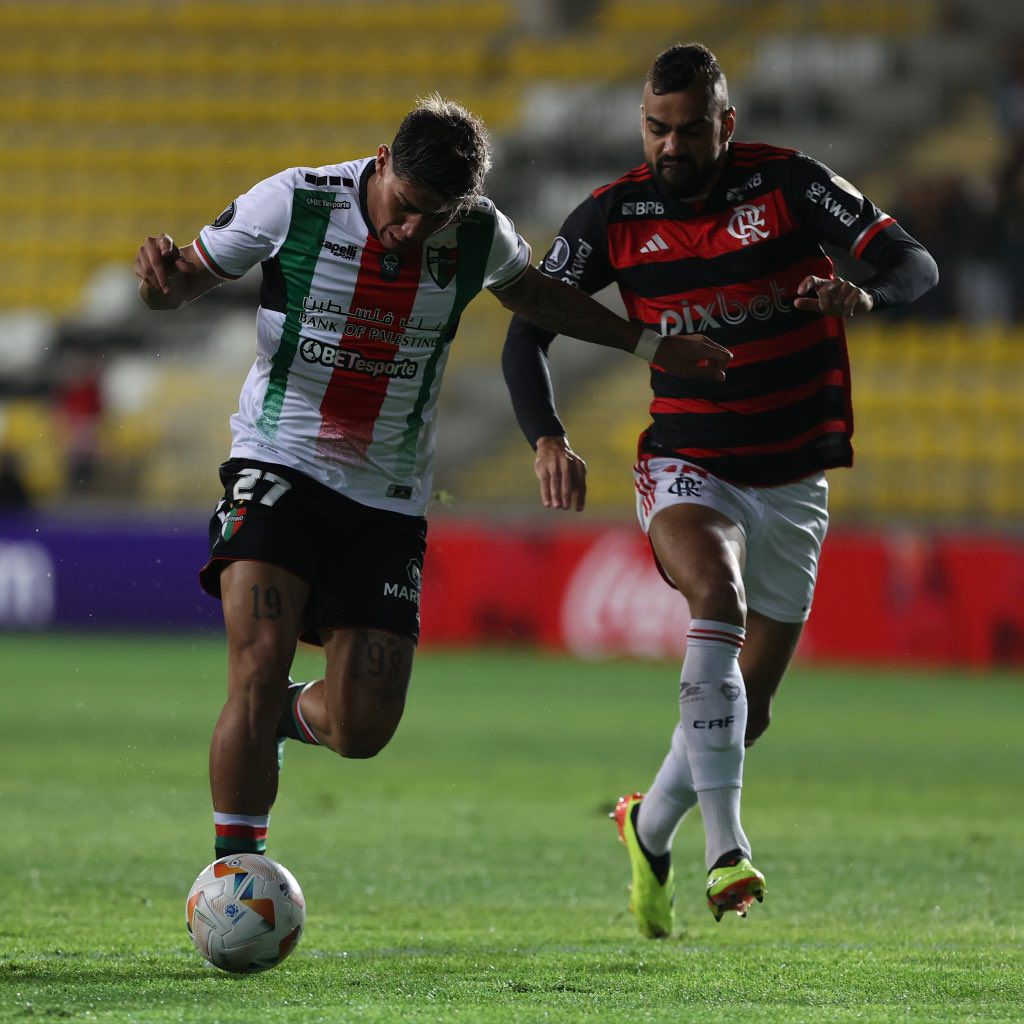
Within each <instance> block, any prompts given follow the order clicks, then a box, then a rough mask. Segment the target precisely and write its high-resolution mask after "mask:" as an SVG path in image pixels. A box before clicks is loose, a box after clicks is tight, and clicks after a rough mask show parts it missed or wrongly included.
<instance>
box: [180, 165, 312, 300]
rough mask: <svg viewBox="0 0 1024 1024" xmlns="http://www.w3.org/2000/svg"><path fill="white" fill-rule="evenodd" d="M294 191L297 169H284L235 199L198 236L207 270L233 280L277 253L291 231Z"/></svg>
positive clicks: (199, 248)
mask: <svg viewBox="0 0 1024 1024" xmlns="http://www.w3.org/2000/svg"><path fill="white" fill-rule="evenodd" d="M294 194H295V191H294V188H293V172H292V171H282V172H281V173H280V174H275V175H273V177H270V178H266V179H265V180H263V181H261V182H260V183H259V184H258V185H254V186H253V187H252V188H251V189H249V191H248V192H246V193H245V195H241V196H239V197H238V198H237V199H236V200H235V201H234V202H232V203H231V204H230V205H229V206H228V207H227V209H226V210H225V211H224V212H223V213H222V214H221V215H220V216H219V217H218V218H217V219H216V220H215V221H213V222H212V223H211V224H208V225H207V226H206V227H204V228H203V229H202V231H200V232H199V235H198V236H197V237H196V240H195V249H196V252H197V253H198V254H199V258H200V259H201V260H202V262H203V263H204V265H205V266H206V268H207V270H209V271H210V272H211V273H213V274H216V275H217V276H218V277H222V278H224V279H226V280H229V281H233V280H235V279H237V278H239V277H241V276H242V275H243V274H244V273H245V272H246V271H247V270H249V269H250V268H251V267H254V266H256V264H257V263H261V262H263V260H266V259H269V258H270V257H271V256H273V255H274V254H275V253H276V252H277V250H278V249H279V248H280V247H281V245H282V243H283V242H284V240H285V236H286V235H287V234H288V225H289V223H290V222H291V214H292V199H293V196H294Z"/></svg>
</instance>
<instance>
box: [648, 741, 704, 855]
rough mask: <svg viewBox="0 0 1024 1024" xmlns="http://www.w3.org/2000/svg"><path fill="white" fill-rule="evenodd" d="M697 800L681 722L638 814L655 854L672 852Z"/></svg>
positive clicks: (652, 851)
mask: <svg viewBox="0 0 1024 1024" xmlns="http://www.w3.org/2000/svg"><path fill="white" fill-rule="evenodd" d="M696 802H697V794H696V792H695V791H694V788H693V775H692V774H691V772H690V762H689V760H688V758H687V756H686V734H685V733H684V732H683V728H682V726H681V725H677V726H676V727H675V730H674V731H673V733H672V744H671V746H670V747H669V751H668V753H667V754H666V755H665V760H664V761H662V763H661V768H659V769H658V774H657V775H656V776H655V777H654V782H652V783H651V787H650V789H648V790H647V794H646V795H645V796H644V799H643V803H641V804H640V810H639V812H638V813H637V819H636V832H637V835H638V836H639V837H640V842H641V843H643V844H644V847H645V848H646V849H647V850H648V852H650V853H653V854H663V853H668V852H669V850H671V848H672V840H673V839H674V838H675V835H676V830H677V829H678V828H679V825H680V824H681V822H682V820H683V818H684V817H685V815H686V813H687V811H689V810H690V809H691V808H692V807H693V805H694V804H695V803H696Z"/></svg>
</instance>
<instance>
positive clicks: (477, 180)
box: [391, 92, 491, 210]
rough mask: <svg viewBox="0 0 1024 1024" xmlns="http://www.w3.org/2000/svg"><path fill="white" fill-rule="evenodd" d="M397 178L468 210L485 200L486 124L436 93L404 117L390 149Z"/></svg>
mask: <svg viewBox="0 0 1024 1024" xmlns="http://www.w3.org/2000/svg"><path fill="white" fill-rule="evenodd" d="M391 159H392V166H393V168H394V172H395V174H396V175H397V176H398V177H399V178H403V179H404V180H405V181H408V182H411V183H412V184H414V185H417V186H419V187H421V188H427V189H429V190H430V191H431V192H436V193H438V194H439V195H441V196H444V197H445V198H446V199H448V200H450V203H451V205H452V206H453V207H455V208H457V209H460V210H463V209H466V208H468V207H469V206H470V205H471V204H472V203H473V202H474V200H475V199H476V198H477V197H478V196H481V195H483V191H484V179H485V177H486V176H487V172H488V171H489V170H490V167H491V144H490V140H489V139H488V136H487V129H486V128H485V127H484V123H483V121H481V120H480V118H478V117H477V116H476V115H475V114H471V113H470V112H469V111H468V110H466V108H465V107H463V106H461V105H460V104H458V103H456V102H455V101H454V100H449V99H445V98H444V97H443V96H441V95H440V94H438V93H436V92H435V93H431V94H430V95H429V96H425V97H423V98H421V99H419V100H417V102H416V109H415V110H413V111H411V112H410V113H408V114H406V115H405V118H404V119H403V120H402V123H401V124H400V125H399V126H398V134H397V135H395V140H394V142H393V143H392V144H391Z"/></svg>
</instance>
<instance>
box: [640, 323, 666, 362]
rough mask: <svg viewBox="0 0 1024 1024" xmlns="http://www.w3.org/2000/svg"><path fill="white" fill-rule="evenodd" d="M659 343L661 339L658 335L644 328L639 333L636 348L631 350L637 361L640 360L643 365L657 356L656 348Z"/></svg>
mask: <svg viewBox="0 0 1024 1024" xmlns="http://www.w3.org/2000/svg"><path fill="white" fill-rule="evenodd" d="M661 342H662V337H661V335H660V334H656V333H655V332H654V331H652V330H650V329H649V328H645V329H644V330H643V331H641V333H640V340H639V341H638V342H637V343H636V348H635V349H633V355H635V356H636V357H637V358H638V359H642V360H643V361H644V362H645V363H649V362H651V361H652V360H653V359H654V357H655V355H657V353H658V346H659V345H660V344H661Z"/></svg>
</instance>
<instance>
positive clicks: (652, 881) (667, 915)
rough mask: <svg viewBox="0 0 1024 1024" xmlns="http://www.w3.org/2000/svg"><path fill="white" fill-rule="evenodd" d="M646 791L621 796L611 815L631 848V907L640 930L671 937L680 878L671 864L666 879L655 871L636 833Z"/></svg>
mask: <svg viewBox="0 0 1024 1024" xmlns="http://www.w3.org/2000/svg"><path fill="white" fill-rule="evenodd" d="M643 798H644V795H643V793H633V794H632V795H631V796H623V797H619V802H618V803H617V804H616V805H615V810H614V811H613V812H612V813H611V814H610V815H609V817H610V818H614V819H615V824H616V825H617V826H618V828H619V839H621V840H622V842H623V843H625V844H626V849H627V850H628V851H629V864H630V867H631V868H632V872H633V882H632V884H631V885H630V887H629V888H630V899H629V909H630V912H631V913H632V914H633V916H634V917H635V918H636V925H637V928H639V929H640V934H641V935H644V936H646V937H647V938H648V939H667V938H668V937H669V936H670V935H671V934H672V928H673V926H674V923H675V922H674V908H673V903H674V902H675V888H676V879H675V873H674V870H673V869H672V868H671V867H670V868H669V869H668V875H667V877H666V878H665V881H664V883H662V882H661V881H659V880H658V876H657V875H656V874H655V873H654V869H653V868H652V867H651V864H650V862H649V861H648V859H647V857H646V855H645V854H644V851H643V849H642V848H641V846H640V840H639V839H638V838H637V834H636V815H637V811H638V810H639V808H640V802H641V801H642V800H643Z"/></svg>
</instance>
